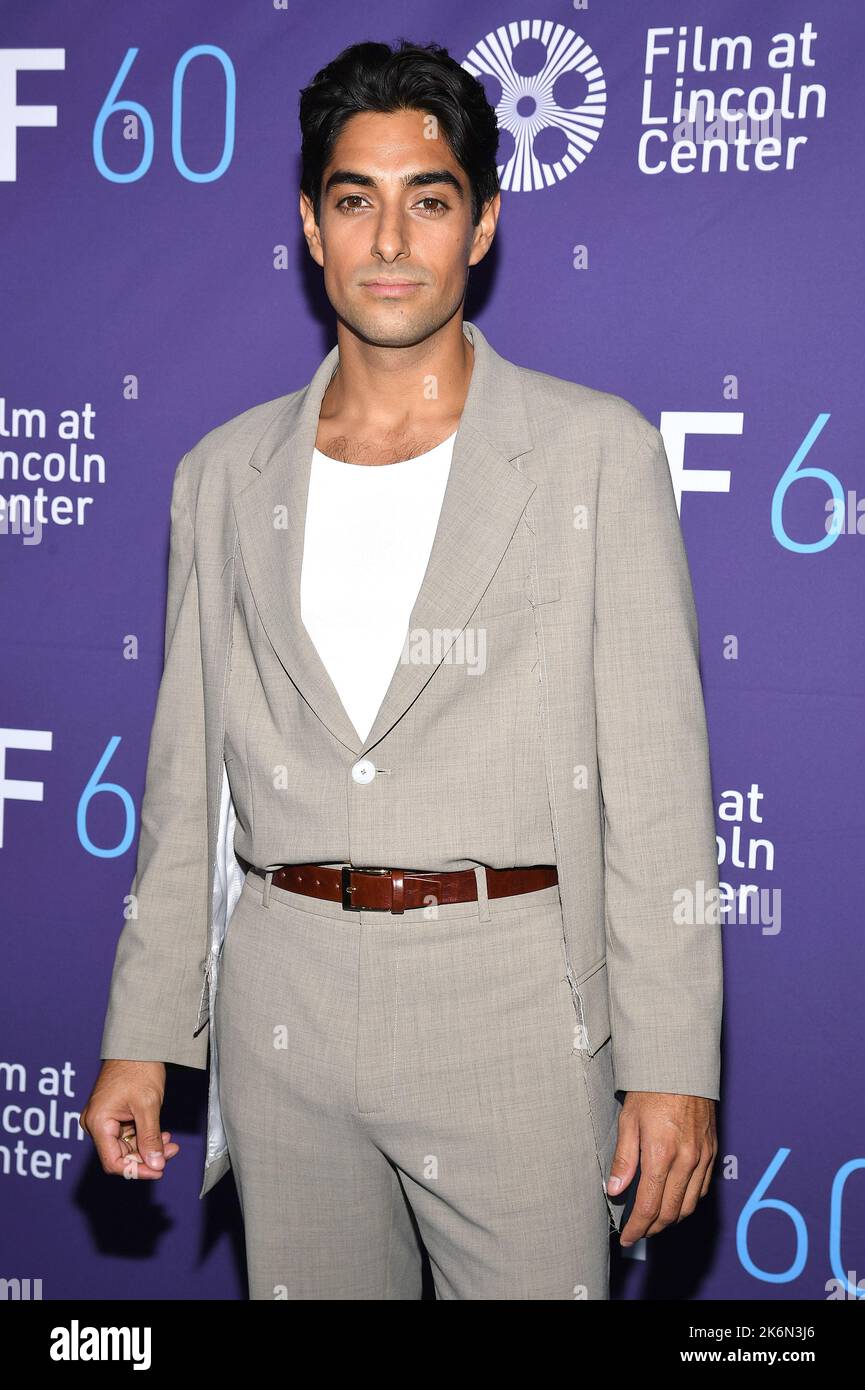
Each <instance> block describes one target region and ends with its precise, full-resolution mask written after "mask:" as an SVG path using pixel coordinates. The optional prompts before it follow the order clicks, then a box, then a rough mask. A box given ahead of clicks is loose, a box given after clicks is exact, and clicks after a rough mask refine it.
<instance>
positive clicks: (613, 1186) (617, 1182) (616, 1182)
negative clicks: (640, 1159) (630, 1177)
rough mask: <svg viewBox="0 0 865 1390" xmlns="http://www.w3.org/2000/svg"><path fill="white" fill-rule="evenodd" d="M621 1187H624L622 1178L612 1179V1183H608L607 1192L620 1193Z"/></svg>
mask: <svg viewBox="0 0 865 1390" xmlns="http://www.w3.org/2000/svg"><path fill="white" fill-rule="evenodd" d="M621 1185H622V1179H621V1178H610V1181H609V1182H608V1183H607V1191H608V1192H618V1190H619V1188H620V1187H621Z"/></svg>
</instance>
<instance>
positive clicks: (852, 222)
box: [0, 0, 865, 1300]
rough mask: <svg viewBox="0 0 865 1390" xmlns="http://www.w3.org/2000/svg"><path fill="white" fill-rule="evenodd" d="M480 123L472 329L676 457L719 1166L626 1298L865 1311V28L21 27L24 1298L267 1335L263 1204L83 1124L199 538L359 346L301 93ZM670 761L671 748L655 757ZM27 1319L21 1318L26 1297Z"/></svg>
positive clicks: (209, 14) (11, 798) (780, 22)
mask: <svg viewBox="0 0 865 1390" xmlns="http://www.w3.org/2000/svg"><path fill="white" fill-rule="evenodd" d="M402 37H405V38H408V39H410V40H412V41H414V42H419V43H426V42H429V41H431V40H434V41H436V42H438V43H441V44H444V45H445V46H446V47H447V49H448V51H449V52H450V53H451V54H452V56H454V57H455V58H456V59H457V60H458V61H459V62H461V63H463V64H464V65H465V66H466V67H467V68H468V70H469V71H471V72H472V73H474V74H476V75H477V76H478V77H479V78H480V79H481V80H482V81H483V83H484V85H485V87H486V90H487V94H488V97H489V99H490V101H491V102H492V103H493V104H494V105H495V107H496V111H497V115H498V120H499V124H500V128H501V142H500V146H499V158H500V178H501V186H502V190H503V194H502V215H501V220H500V223H499V230H498V234H497V238H496V243H495V247H494V252H493V253H492V254H491V256H490V257H489V258H488V260H487V262H485V263H484V264H483V265H482V266H481V267H479V268H478V270H477V271H473V272H472V280H471V287H470V293H469V298H468V301H467V304H466V317H468V318H470V319H472V320H473V321H475V322H477V323H478V324H479V325H480V326H481V328H482V329H483V331H484V333H485V334H486V335H487V337H488V338H489V339H490V341H491V342H492V344H493V346H494V347H495V348H497V350H498V351H499V352H501V353H503V354H504V355H505V356H507V357H510V358H511V359H513V360H515V361H517V362H519V363H521V364H523V365H525V366H529V367H533V368H536V369H538V370H541V371H545V372H551V373H553V374H555V375H557V376H562V377H567V378H569V379H571V380H574V381H579V382H583V383H585V384H586V385H589V386H592V387H596V388H599V389H601V390H604V391H612V392H615V393H616V394H618V395H621V396H624V397H625V398H626V399H627V400H629V401H632V402H633V403H634V404H635V405H636V406H638V407H639V408H640V409H641V410H642V411H643V412H644V413H645V415H646V416H647V417H648V418H649V420H651V421H652V422H653V423H654V424H656V425H657V426H658V427H659V428H660V429H661V431H662V432H663V435H664V439H665V442H666V447H667V453H668V456H669V461H670V467H671V469H672V472H673V475H674V480H675V486H676V493H677V497H678V499H679V504H680V515H681V520H682V526H683V530H684V535H685V540H686V544H687V550H688V555H689V558H690V563H691V571H692V576H693V582H694V590H695V596H696V601H697V607H698V612H699V619H700V636H701V649H702V672H703V680H704V688H705V695H706V706H707V714H708V720H709V729H710V737H711V747H712V775H713V784H714V789H715V801H716V810H717V845H718V861H719V866H720V878H721V883H722V885H723V892H724V928H723V930H724V941H725V963H726V1001H725V1026H724V1050H723V1058H724V1069H723V1080H722V1091H723V1099H722V1105H721V1107H720V1154H719V1158H718V1164H717V1170H716V1172H717V1178H716V1181H715V1183H714V1187H713V1192H712V1194H711V1196H710V1197H709V1198H707V1199H706V1200H705V1201H704V1202H702V1203H701V1204H700V1207H699V1209H698V1212H697V1214H696V1215H695V1216H693V1217H692V1218H690V1219H689V1220H687V1221H684V1222H682V1223H681V1224H680V1225H678V1226H677V1227H675V1228H672V1229H670V1230H668V1231H667V1232H665V1233H664V1234H663V1235H662V1236H660V1237H655V1238H651V1239H649V1240H647V1241H642V1242H640V1243H639V1244H638V1245H637V1246H636V1247H634V1248H632V1249H630V1250H629V1251H627V1252H624V1251H619V1250H617V1249H615V1250H614V1254H613V1273H612V1295H613V1297H614V1298H624V1299H641V1298H651V1299H676V1300H681V1299H694V1300H699V1299H708V1298H723V1299H731V1298H745V1299H751V1300H769V1299H791V1300H826V1299H850V1298H855V1297H857V1296H862V1295H863V1293H865V1123H863V1120H865V1100H863V1090H865V1088H863V1065H862V1060H861V1032H860V1023H861V1016H862V981H863V971H865V940H863V909H862V901H861V899H862V889H861V879H862V867H863V858H865V856H863V825H865V810H863V793H862V773H863V742H865V739H863V727H865V718H863V716H865V704H863V678H865V659H863V618H862V613H863V588H865V585H863V556H865V469H863V463H862V456H863V446H862V439H863V436H865V392H863V389H862V333H861V322H862V315H863V303H862V298H863V296H862V282H863V276H862V219H863V211H865V209H863V201H865V200H863V189H865V168H863V156H862V144H863V139H862V137H863V122H862V81H861V62H860V61H859V60H860V57H861V52H862V47H863V40H865V19H863V13H862V10H861V7H860V6H859V5H858V4H857V3H855V0H834V2H833V3H830V2H829V0H813V3H812V2H811V0H803V2H802V3H782V2H781V0H774V2H773V0H766V2H765V3H763V4H760V5H754V4H752V3H747V0H715V3H709V0H665V3H663V4H661V3H659V2H657V0H643V3H641V4H634V3H631V2H630V0H591V2H590V3H588V4H568V3H564V2H563V0H557V3H547V0H526V2H525V3H524V0H507V3H502V0H477V3H475V4H472V5H465V4H463V3H455V2H454V0H441V3H440V4H439V5H438V6H437V7H435V8H431V7H430V6H429V5H426V4H422V3H420V0H400V2H399V3H397V0H366V3H365V4H364V5H363V6H358V5H357V4H355V3H353V0H329V2H323V3H320V4H312V3H302V0H284V2H283V0H237V3H228V0H222V2H221V3H217V0H170V3H169V0H148V3H144V0H113V3H111V4H108V3H103V4H95V3H93V4H87V5H81V4H71V3H59V2H58V3H49V2H48V0H44V3H39V4H32V3H25V0H21V3H10V0H4V3H2V4H0V228H2V316H0V321H2V333H0V566H2V595H3V622H2V630H0V651H2V687H0V874H2V896H0V903H2V922H3V944H2V963H3V968H2V980H3V989H2V994H3V1009H2V1037H0V1246H2V1249H0V1279H2V1280H3V1281H4V1283H3V1284H2V1285H0V1287H2V1290H3V1292H4V1296H6V1297H16V1296H20V1297H22V1298H26V1297H30V1298H39V1297H41V1298H43V1299H65V1298H73V1297H74V1298H83V1299H96V1298H110V1299H142V1298H144V1299H157V1298H158V1299H192V1298H206V1299H241V1298H244V1297H245V1282H244V1267H243V1238H242V1227H241V1224H240V1214H239V1209H238V1205H237V1198H236V1193H235V1189H234V1185H233V1178H232V1177H230V1176H229V1177H227V1178H226V1179H224V1180H223V1181H222V1182H221V1183H220V1184H219V1185H218V1186H217V1188H216V1189H215V1190H214V1191H213V1193H212V1194H210V1195H209V1196H208V1197H206V1198H205V1199H204V1200H203V1201H199V1199H198V1190H199V1186H200V1182H201V1170H202V1163H203V1142H204V1141H203V1133H202V1131H203V1125H204V1114H205V1101H206V1096H205V1086H206V1079H205V1073H203V1072H200V1071H193V1070H191V1069H189V1068H182V1067H169V1080H168V1095H167V1101H166V1106H165V1110H164V1112H163V1124H164V1126H165V1127H166V1128H168V1129H170V1130H171V1131H172V1134H173V1136H174V1137H175V1138H176V1139H177V1140H178V1142H179V1143H180V1145H181V1151H180V1154H179V1155H178V1156H177V1157H176V1158H175V1159H173V1160H172V1161H171V1162H170V1163H169V1165H168V1170H167V1172H166V1176H165V1177H164V1178H163V1179H162V1180H161V1181H159V1182H157V1183H153V1182H149V1183H144V1182H140V1183H124V1182H122V1181H120V1180H118V1179H116V1178H109V1177H107V1176H106V1175H105V1174H104V1173H103V1172H102V1169H101V1166H100V1165H99V1163H98V1161H97V1159H96V1156H95V1152H94V1150H93V1148H92V1145H91V1142H90V1140H89V1139H88V1138H87V1137H86V1136H85V1135H84V1134H83V1133H82V1131H81V1130H80V1129H79V1127H78V1122H77V1121H78V1114H79V1112H80V1110H81V1108H82V1107H83V1105H84V1103H85V1101H86V1099H87V1097H88V1095H89V1092H90V1088H91V1086H92V1084H93V1080H94V1077H95V1075H96V1073H97V1071H98V1068H99V1045H100V1039H101V1032H102V1024H103V1017H104V1011H105V1005H106V999H107V989H108V981H109V977H110V973H111V966H112V962H113V957H114V949H115V944H116V941H117V937H118V934H119V932H120V929H121V927H122V925H123V917H124V911H125V910H126V907H127V898H126V895H127V894H128V892H129V887H130V883H131V880H132V876H133V872H134V867H135V852H136V846H137V841H138V832H139V809H140V804H141V793H142V788H143V781H144V771H145V762H146V756H147V748H148V741H149V734H150V725H151V720H152V716H153V711H154V704H155V698H156V692H157V688H158V683H159V677H160V673H161V664H162V650H163V646H162V644H163V623H164V616H165V612H164V603H165V580H166V566H167V548H168V524H169V511H168V504H169V496H170V489H171V482H172V478H173V474H174V470H175V468H176V466H177V464H178V462H179V460H180V458H181V456H182V455H183V454H184V453H185V451H186V450H188V449H189V448H190V447H191V446H192V445H193V444H194V443H195V442H196V441H197V440H198V439H200V438H201V436H202V435H203V434H205V433H206V432H207V431H209V430H210V429H212V428H214V427H215V426H216V425H218V424H221V423H222V422H223V421H225V420H227V419H229V418H230V417H231V416H233V415H236V414H237V413H239V412H240V411H242V410H245V409H247V408H248V407H249V406H251V405H254V404H256V403H258V402H260V401H265V400H268V399H271V398H273V397H275V396H278V395H281V394H283V393H285V392H288V391H292V390H294V389H296V388H297V387H299V386H301V385H303V384H304V383H305V382H306V381H308V380H309V377H310V376H311V374H312V372H313V370H314V369H315V367H316V366H317V365H318V363H319V362H320V360H321V358H322V357H323V356H324V354H325V353H326V352H327V350H328V349H329V348H330V347H331V346H332V344H333V343H334V341H335V327H334V323H333V315H332V312H331V311H330V309H329V306H328V303H327V301H326V298H325V296H324V293H323V289H322V285H321V272H320V271H319V269H318V268H317V267H316V266H315V265H314V263H313V262H312V260H311V259H310V257H309V254H308V251H307V248H306V244H305V242H304V240H303V237H302V234H301V227H300V219H299V214H298V188H297V180H298V172H299V168H298V166H299V160H298V151H299V129H298V121H297V103H298V92H299V89H300V88H301V87H302V86H304V85H306V84H307V83H308V82H309V81H310V79H311V78H312V76H313V74H314V73H315V72H316V71H317V70H318V69H319V68H320V67H322V66H323V65H324V64H325V63H326V62H327V61H329V59H331V58H332V57H334V56H335V55H336V54H337V53H338V52H339V51H340V50H341V49H342V48H344V47H345V46H347V45H348V44H350V43H354V42H357V41H359V40H362V39H375V40H386V41H388V42H394V41H396V40H398V39H399V38H402ZM634 756H635V758H637V757H639V750H635V752H634ZM15 1281H19V1282H18V1283H16V1282H15Z"/></svg>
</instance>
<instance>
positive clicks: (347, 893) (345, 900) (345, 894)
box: [341, 864, 393, 912]
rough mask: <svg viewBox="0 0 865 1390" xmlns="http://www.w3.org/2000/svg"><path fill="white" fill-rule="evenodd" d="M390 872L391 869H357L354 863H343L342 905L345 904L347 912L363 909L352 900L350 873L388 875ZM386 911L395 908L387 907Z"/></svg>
mask: <svg viewBox="0 0 865 1390" xmlns="http://www.w3.org/2000/svg"><path fill="white" fill-rule="evenodd" d="M390 873H391V870H390V869H357V868H355V867H354V865H353V864H343V866H342V870H341V889H342V905H343V908H344V909H345V910H346V911H347V912H360V910H361V909H360V907H356V906H355V904H354V903H353V902H352V901H351V889H350V887H349V882H348V879H349V875H350V874H388V875H389V874H390ZM392 900H393V896H392V895H391V901H392ZM367 911H371V909H369V908H368V909H367ZM384 911H385V912H389V911H390V912H392V911H393V908H392V907H391V908H385V909H384Z"/></svg>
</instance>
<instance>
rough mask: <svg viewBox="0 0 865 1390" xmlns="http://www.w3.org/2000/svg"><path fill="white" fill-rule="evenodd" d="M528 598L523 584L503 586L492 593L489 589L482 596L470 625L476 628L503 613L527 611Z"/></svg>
mask: <svg viewBox="0 0 865 1390" xmlns="http://www.w3.org/2000/svg"><path fill="white" fill-rule="evenodd" d="M528 607H529V596H528V594H527V593H526V587H525V585H524V584H503V585H502V586H501V588H497V589H496V590H495V591H494V592H493V590H492V589H491V588H490V589H488V590H487V592H486V593H485V594H484V596H483V598H482V599H481V601H480V603H479V604H478V606H477V608H476V609H475V611H474V613H473V614H472V625H473V626H478V625H480V624H483V623H485V622H486V620H487V618H500V617H502V616H503V615H504V614H505V613H516V612H518V611H519V610H520V609H524V610H526V611H528Z"/></svg>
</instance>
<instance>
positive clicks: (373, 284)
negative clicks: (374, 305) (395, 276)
mask: <svg viewBox="0 0 865 1390" xmlns="http://www.w3.org/2000/svg"><path fill="white" fill-rule="evenodd" d="M364 289H367V290H369V291H370V293H371V294H377V295H382V296H384V297H385V298H394V299H396V298H399V297H400V296H402V295H406V294H411V293H412V291H413V290H417V289H420V282H419V281H418V280H365V281H364Z"/></svg>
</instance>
